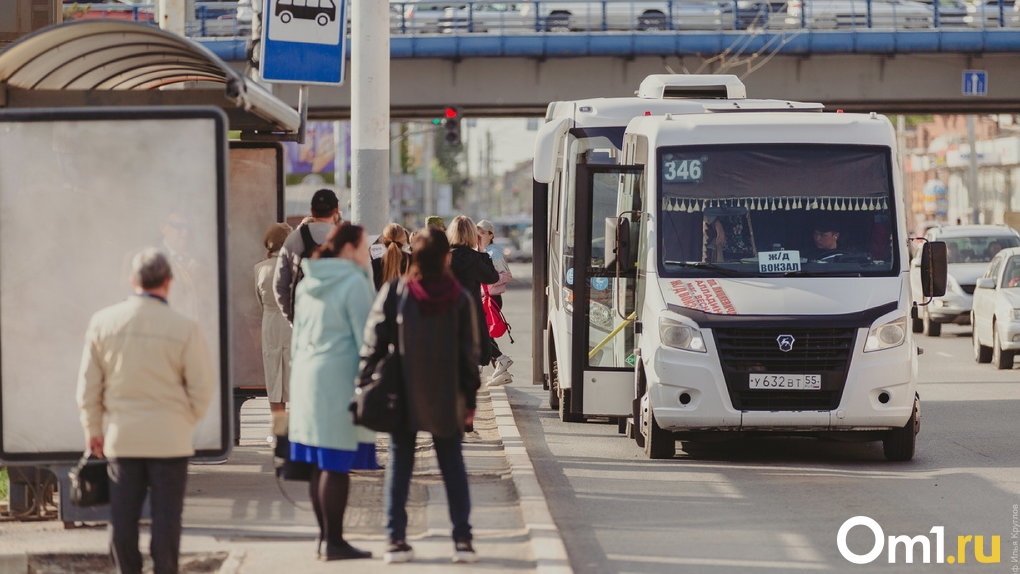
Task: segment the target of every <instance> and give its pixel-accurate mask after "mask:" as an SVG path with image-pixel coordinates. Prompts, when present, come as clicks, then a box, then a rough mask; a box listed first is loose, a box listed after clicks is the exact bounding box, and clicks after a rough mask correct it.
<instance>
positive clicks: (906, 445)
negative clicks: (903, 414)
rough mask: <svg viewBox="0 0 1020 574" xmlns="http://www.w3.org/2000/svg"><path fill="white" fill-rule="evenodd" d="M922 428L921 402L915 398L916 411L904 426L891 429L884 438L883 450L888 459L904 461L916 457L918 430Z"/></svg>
mask: <svg viewBox="0 0 1020 574" xmlns="http://www.w3.org/2000/svg"><path fill="white" fill-rule="evenodd" d="M919 430H921V402H920V401H919V400H917V398H914V412H912V413H910V418H909V419H907V424H905V425H903V428H898V429H896V430H891V431H889V432H888V434H886V436H885V438H884V439H882V450H883V451H884V453H885V458H886V460H890V461H894V462H903V461H907V460H910V459H912V458H914V448H915V446H916V445H917V432H918V431H919Z"/></svg>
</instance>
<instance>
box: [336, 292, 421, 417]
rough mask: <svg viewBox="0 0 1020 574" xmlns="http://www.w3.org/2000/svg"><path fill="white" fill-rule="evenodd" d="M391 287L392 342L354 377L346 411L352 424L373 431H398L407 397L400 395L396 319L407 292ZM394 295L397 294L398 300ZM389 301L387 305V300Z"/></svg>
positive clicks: (401, 381)
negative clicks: (356, 383) (377, 357)
mask: <svg viewBox="0 0 1020 574" xmlns="http://www.w3.org/2000/svg"><path fill="white" fill-rule="evenodd" d="M398 284H399V282H394V287H393V288H392V291H391V292H390V296H389V297H387V300H386V303H387V305H389V307H390V308H388V309H386V322H387V323H388V324H389V332H390V334H391V339H392V342H391V343H390V344H389V349H388V352H387V353H386V355H385V356H384V357H382V358H381V359H379V360H378V361H377V362H376V363H375V366H374V368H366V369H365V370H364V371H363V372H362V373H361V375H359V378H358V386H357V388H355V389H354V398H353V399H352V400H351V405H350V411H351V416H352V418H353V420H354V424H356V425H360V426H363V427H365V428H368V429H372V430H374V431H377V432H398V431H400V430H402V429H403V428H404V426H405V423H406V420H407V416H406V408H407V404H406V403H407V400H406V397H405V395H404V372H403V368H402V365H401V360H400V348H399V344H398V342H399V340H400V332H399V328H400V321H399V316H400V314H402V313H403V311H404V303H405V301H407V291H406V289H404V290H398V289H397V287H396V285H398ZM395 295H399V301H398V300H397V298H396V296H395ZM391 301H392V302H393V303H392V304H390V302H391Z"/></svg>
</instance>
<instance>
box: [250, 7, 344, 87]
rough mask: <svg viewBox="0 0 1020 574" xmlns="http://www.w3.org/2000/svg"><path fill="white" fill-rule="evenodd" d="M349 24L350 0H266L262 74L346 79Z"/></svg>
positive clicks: (294, 79)
mask: <svg viewBox="0 0 1020 574" xmlns="http://www.w3.org/2000/svg"><path fill="white" fill-rule="evenodd" d="M346 29H347V2H346V0H265V6H264V11H263V12H262V59H261V70H260V75H261V77H262V79H263V80H265V81H267V82H278V83H292V84H327V85H340V84H343V82H344V68H345V66H346V59H345V56H346V54H345V52H346V42H345V40H346V36H347V34H346V33H345V31H346Z"/></svg>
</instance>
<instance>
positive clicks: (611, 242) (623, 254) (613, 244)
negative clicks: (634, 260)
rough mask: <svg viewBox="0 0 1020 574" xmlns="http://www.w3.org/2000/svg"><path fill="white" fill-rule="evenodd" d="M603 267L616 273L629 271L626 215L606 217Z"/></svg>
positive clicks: (627, 222) (628, 225)
mask: <svg viewBox="0 0 1020 574" xmlns="http://www.w3.org/2000/svg"><path fill="white" fill-rule="evenodd" d="M605 238H606V263H605V269H606V270H612V271H613V272H614V273H616V274H617V275H622V274H625V273H627V272H629V271H630V262H631V258H630V221H629V220H628V219H627V218H626V217H607V218H606V234H605Z"/></svg>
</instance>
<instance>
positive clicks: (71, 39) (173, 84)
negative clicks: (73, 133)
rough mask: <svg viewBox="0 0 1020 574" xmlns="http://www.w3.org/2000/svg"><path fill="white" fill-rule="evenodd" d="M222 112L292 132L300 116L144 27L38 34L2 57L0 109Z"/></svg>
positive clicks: (99, 24)
mask: <svg viewBox="0 0 1020 574" xmlns="http://www.w3.org/2000/svg"><path fill="white" fill-rule="evenodd" d="M196 105H198V106H202V105H211V106H218V107H221V108H223V110H224V111H225V112H226V114H227V117H228V118H229V121H230V129H232V130H243V131H255V130H257V131H262V132H278V133H297V132H298V130H299V127H300V124H301V117H300V114H299V113H298V112H297V111H295V110H294V109H293V108H291V107H290V106H288V105H287V104H286V103H284V102H283V101H281V100H279V99H278V98H276V97H275V96H273V95H272V94H271V93H269V92H268V91H267V90H265V89H264V88H263V87H261V86H260V85H258V84H257V83H255V82H254V81H252V80H250V79H249V78H246V77H244V76H243V75H242V74H240V73H238V72H237V71H235V70H234V69H232V68H231V67H230V66H229V65H227V64H226V63H225V62H224V61H223V60H221V59H220V58H218V57H217V56H216V55H215V54H213V53H212V52H211V51H210V50H209V49H208V48H206V47H204V46H202V45H201V44H198V43H196V42H194V41H192V40H189V39H187V38H182V37H180V36H177V35H175V34H171V33H169V32H166V31H164V30H161V29H159V28H156V27H154V26H152V25H149V24H142V23H136V22H124V21H112V20H87V21H78V22H70V23H67V24H61V25H58V26H50V27H49V28H44V29H43V30H40V31H38V32H36V33H34V34H31V35H29V36H26V37H24V38H22V39H21V40H19V41H17V42H15V43H14V44H11V45H10V46H8V47H7V48H6V49H5V50H4V51H2V52H0V108H40V107H91V106H118V107H119V106H196Z"/></svg>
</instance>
